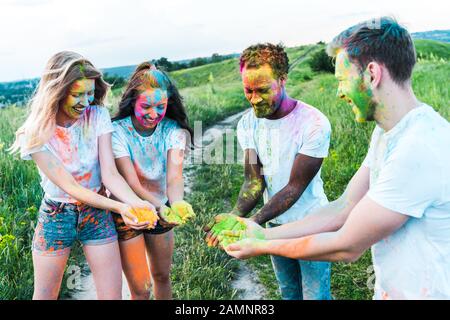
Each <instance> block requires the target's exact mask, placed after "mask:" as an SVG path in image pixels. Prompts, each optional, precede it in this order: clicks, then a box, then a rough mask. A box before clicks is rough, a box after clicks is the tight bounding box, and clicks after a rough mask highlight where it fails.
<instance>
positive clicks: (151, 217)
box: [132, 209, 158, 226]
mask: <svg viewBox="0 0 450 320" xmlns="http://www.w3.org/2000/svg"><path fill="white" fill-rule="evenodd" d="M132 212H133V214H134V215H135V216H136V218H138V222H139V223H144V222H148V223H150V226H153V225H155V223H156V222H157V221H158V215H157V214H156V213H155V212H154V211H152V210H150V209H133V211H132Z"/></svg>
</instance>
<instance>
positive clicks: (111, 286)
mask: <svg viewBox="0 0 450 320" xmlns="http://www.w3.org/2000/svg"><path fill="white" fill-rule="evenodd" d="M83 250H84V254H85V255H86V259H87V261H88V264H89V267H90V268H91V271H92V276H93V277H94V282H95V288H96V289H97V298H98V299H99V300H121V299H122V264H121V263H120V251H119V245H118V243H117V241H114V242H112V243H108V244H104V245H97V246H96V245H85V246H83Z"/></svg>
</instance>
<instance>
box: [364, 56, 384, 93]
mask: <svg viewBox="0 0 450 320" xmlns="http://www.w3.org/2000/svg"><path fill="white" fill-rule="evenodd" d="M366 72H367V73H368V75H369V76H370V83H371V84H372V87H373V88H377V87H378V86H379V85H380V83H381V79H382V78H383V74H384V69H383V66H382V65H381V64H379V63H378V62H375V61H372V62H370V63H369V64H368V65H367V68H366Z"/></svg>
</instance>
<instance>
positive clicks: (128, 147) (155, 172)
mask: <svg viewBox="0 0 450 320" xmlns="http://www.w3.org/2000/svg"><path fill="white" fill-rule="evenodd" d="M113 126H114V130H115V131H114V133H113V136H112V144H113V153H114V157H115V158H116V159H117V158H123V157H130V160H131V162H132V163H133V166H134V168H135V170H136V173H137V175H138V177H139V181H140V182H141V184H142V186H143V187H144V188H145V189H146V190H148V191H150V192H151V193H152V194H153V195H154V196H155V197H157V198H158V199H159V200H160V201H161V202H162V203H165V202H167V195H166V194H167V192H166V173H167V152H168V151H169V150H170V149H178V150H185V146H186V134H185V132H184V130H182V129H181V128H180V126H179V125H178V123H177V122H176V121H174V120H172V119H169V118H167V117H165V118H164V119H163V120H162V121H161V122H160V123H159V124H158V125H157V126H156V129H155V131H154V132H153V134H152V135H151V136H149V137H143V136H141V135H140V134H139V133H138V132H137V131H136V129H135V128H134V126H133V123H132V121H131V118H130V117H127V118H124V119H121V120H118V121H114V122H113Z"/></svg>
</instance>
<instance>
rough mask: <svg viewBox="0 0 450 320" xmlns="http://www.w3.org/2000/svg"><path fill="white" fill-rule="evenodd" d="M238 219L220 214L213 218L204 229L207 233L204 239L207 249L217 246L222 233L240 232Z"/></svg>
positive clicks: (234, 216)
mask: <svg viewBox="0 0 450 320" xmlns="http://www.w3.org/2000/svg"><path fill="white" fill-rule="evenodd" d="M238 219H239V217H238V216H236V215H234V214H231V213H222V214H219V215H217V216H215V217H214V218H213V219H212V220H211V221H210V222H209V223H208V224H207V225H206V226H205V227H204V228H203V231H205V232H207V235H206V237H205V240H206V243H207V244H208V246H209V247H215V246H217V245H218V244H219V235H220V233H221V232H222V231H224V230H228V231H231V230H233V231H240V230H243V229H244V228H243V226H242V224H241V222H240V221H239V220H238Z"/></svg>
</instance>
